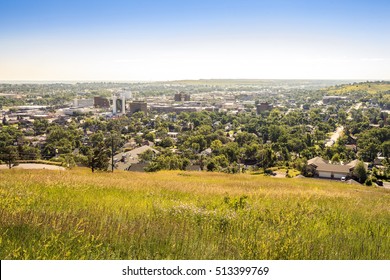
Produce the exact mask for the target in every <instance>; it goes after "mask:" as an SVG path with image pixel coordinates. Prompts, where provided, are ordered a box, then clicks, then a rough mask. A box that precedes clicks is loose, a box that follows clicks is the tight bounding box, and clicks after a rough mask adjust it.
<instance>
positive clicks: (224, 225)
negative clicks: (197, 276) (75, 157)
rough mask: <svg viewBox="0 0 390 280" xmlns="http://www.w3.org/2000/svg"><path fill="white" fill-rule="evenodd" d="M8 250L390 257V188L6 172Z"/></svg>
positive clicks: (0, 224)
mask: <svg viewBox="0 0 390 280" xmlns="http://www.w3.org/2000/svg"><path fill="white" fill-rule="evenodd" d="M0 217H1V219H0V258H1V259H390V191H389V190H384V189H377V188H368V187H362V186H356V185H347V184H343V183H338V182H329V181H321V180H310V179H277V178H265V177H262V176H254V175H226V174H217V173H198V172H194V173H191V172H159V173H153V174H150V173H149V174H143V173H131V172H116V173H114V174H111V173H100V174H91V173H90V171H88V170H76V171H44V170H42V171H38V170H30V171H27V170H7V171H0Z"/></svg>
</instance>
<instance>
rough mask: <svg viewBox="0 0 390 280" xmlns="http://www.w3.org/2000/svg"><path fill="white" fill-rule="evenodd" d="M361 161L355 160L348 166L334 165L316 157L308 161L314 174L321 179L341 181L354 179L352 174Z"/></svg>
mask: <svg viewBox="0 0 390 280" xmlns="http://www.w3.org/2000/svg"><path fill="white" fill-rule="evenodd" d="M358 162H359V160H353V161H351V162H349V163H347V164H333V163H330V162H329V161H327V160H325V159H323V158H321V157H315V158H312V159H310V160H308V161H307V164H308V166H310V167H311V168H312V169H313V174H314V176H316V177H319V178H328V179H341V178H342V177H345V178H350V177H352V172H353V170H354V169H355V166H356V165H357V164H358Z"/></svg>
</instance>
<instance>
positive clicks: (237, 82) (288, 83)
mask: <svg viewBox="0 0 390 280" xmlns="http://www.w3.org/2000/svg"><path fill="white" fill-rule="evenodd" d="M351 82H356V81H351V80H289V79H200V80H177V81H166V82H161V83H169V84H182V85H195V86H199V85H204V86H259V87H295V88H302V87H307V88H324V87H328V86H333V85H337V84H345V83H351ZM159 83H160V82H159Z"/></svg>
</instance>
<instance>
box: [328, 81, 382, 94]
mask: <svg viewBox="0 0 390 280" xmlns="http://www.w3.org/2000/svg"><path fill="white" fill-rule="evenodd" d="M325 91H326V92H328V94H331V95H345V94H348V93H351V92H366V93H369V94H377V93H381V92H382V93H389V94H390V82H389V81H381V82H362V83H352V84H343V85H336V86H331V87H329V88H326V89H325Z"/></svg>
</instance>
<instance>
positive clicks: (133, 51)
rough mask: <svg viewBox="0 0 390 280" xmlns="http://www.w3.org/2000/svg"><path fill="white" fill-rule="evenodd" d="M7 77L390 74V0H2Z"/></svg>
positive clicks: (2, 69)
mask: <svg viewBox="0 0 390 280" xmlns="http://www.w3.org/2000/svg"><path fill="white" fill-rule="evenodd" d="M0 11H1V16H0V80H173V79H199V78H259V79H261V78H281V79H283V78H291V79H295V78H299V79H306V78H309V79H370V80H375V79H387V80H390V31H389V30H390V1H378V0H371V1H359V0H357V1H356V0H355V1H343V0H339V1H333V0H328V1H323V0H320V1H306V0H300V1H293V0H290V1H287V0H268V1H265V0H257V1H254V0H240V1H237V0H236V1H231V0H225V1H219V0H216V1H212V0H209V1H204V0H198V1H192V0H190V1H184V0H182V1H147V0H146V1H140V0H139V1H132V0H128V1H125V0H111V1H98V0H95V1H89V0H88V1H87V0H85V1H83V0H78V1H74V0H67V1H54V0H52V1H39V0H36V1H19V0H8V1H7V0H1V1H0Z"/></svg>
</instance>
